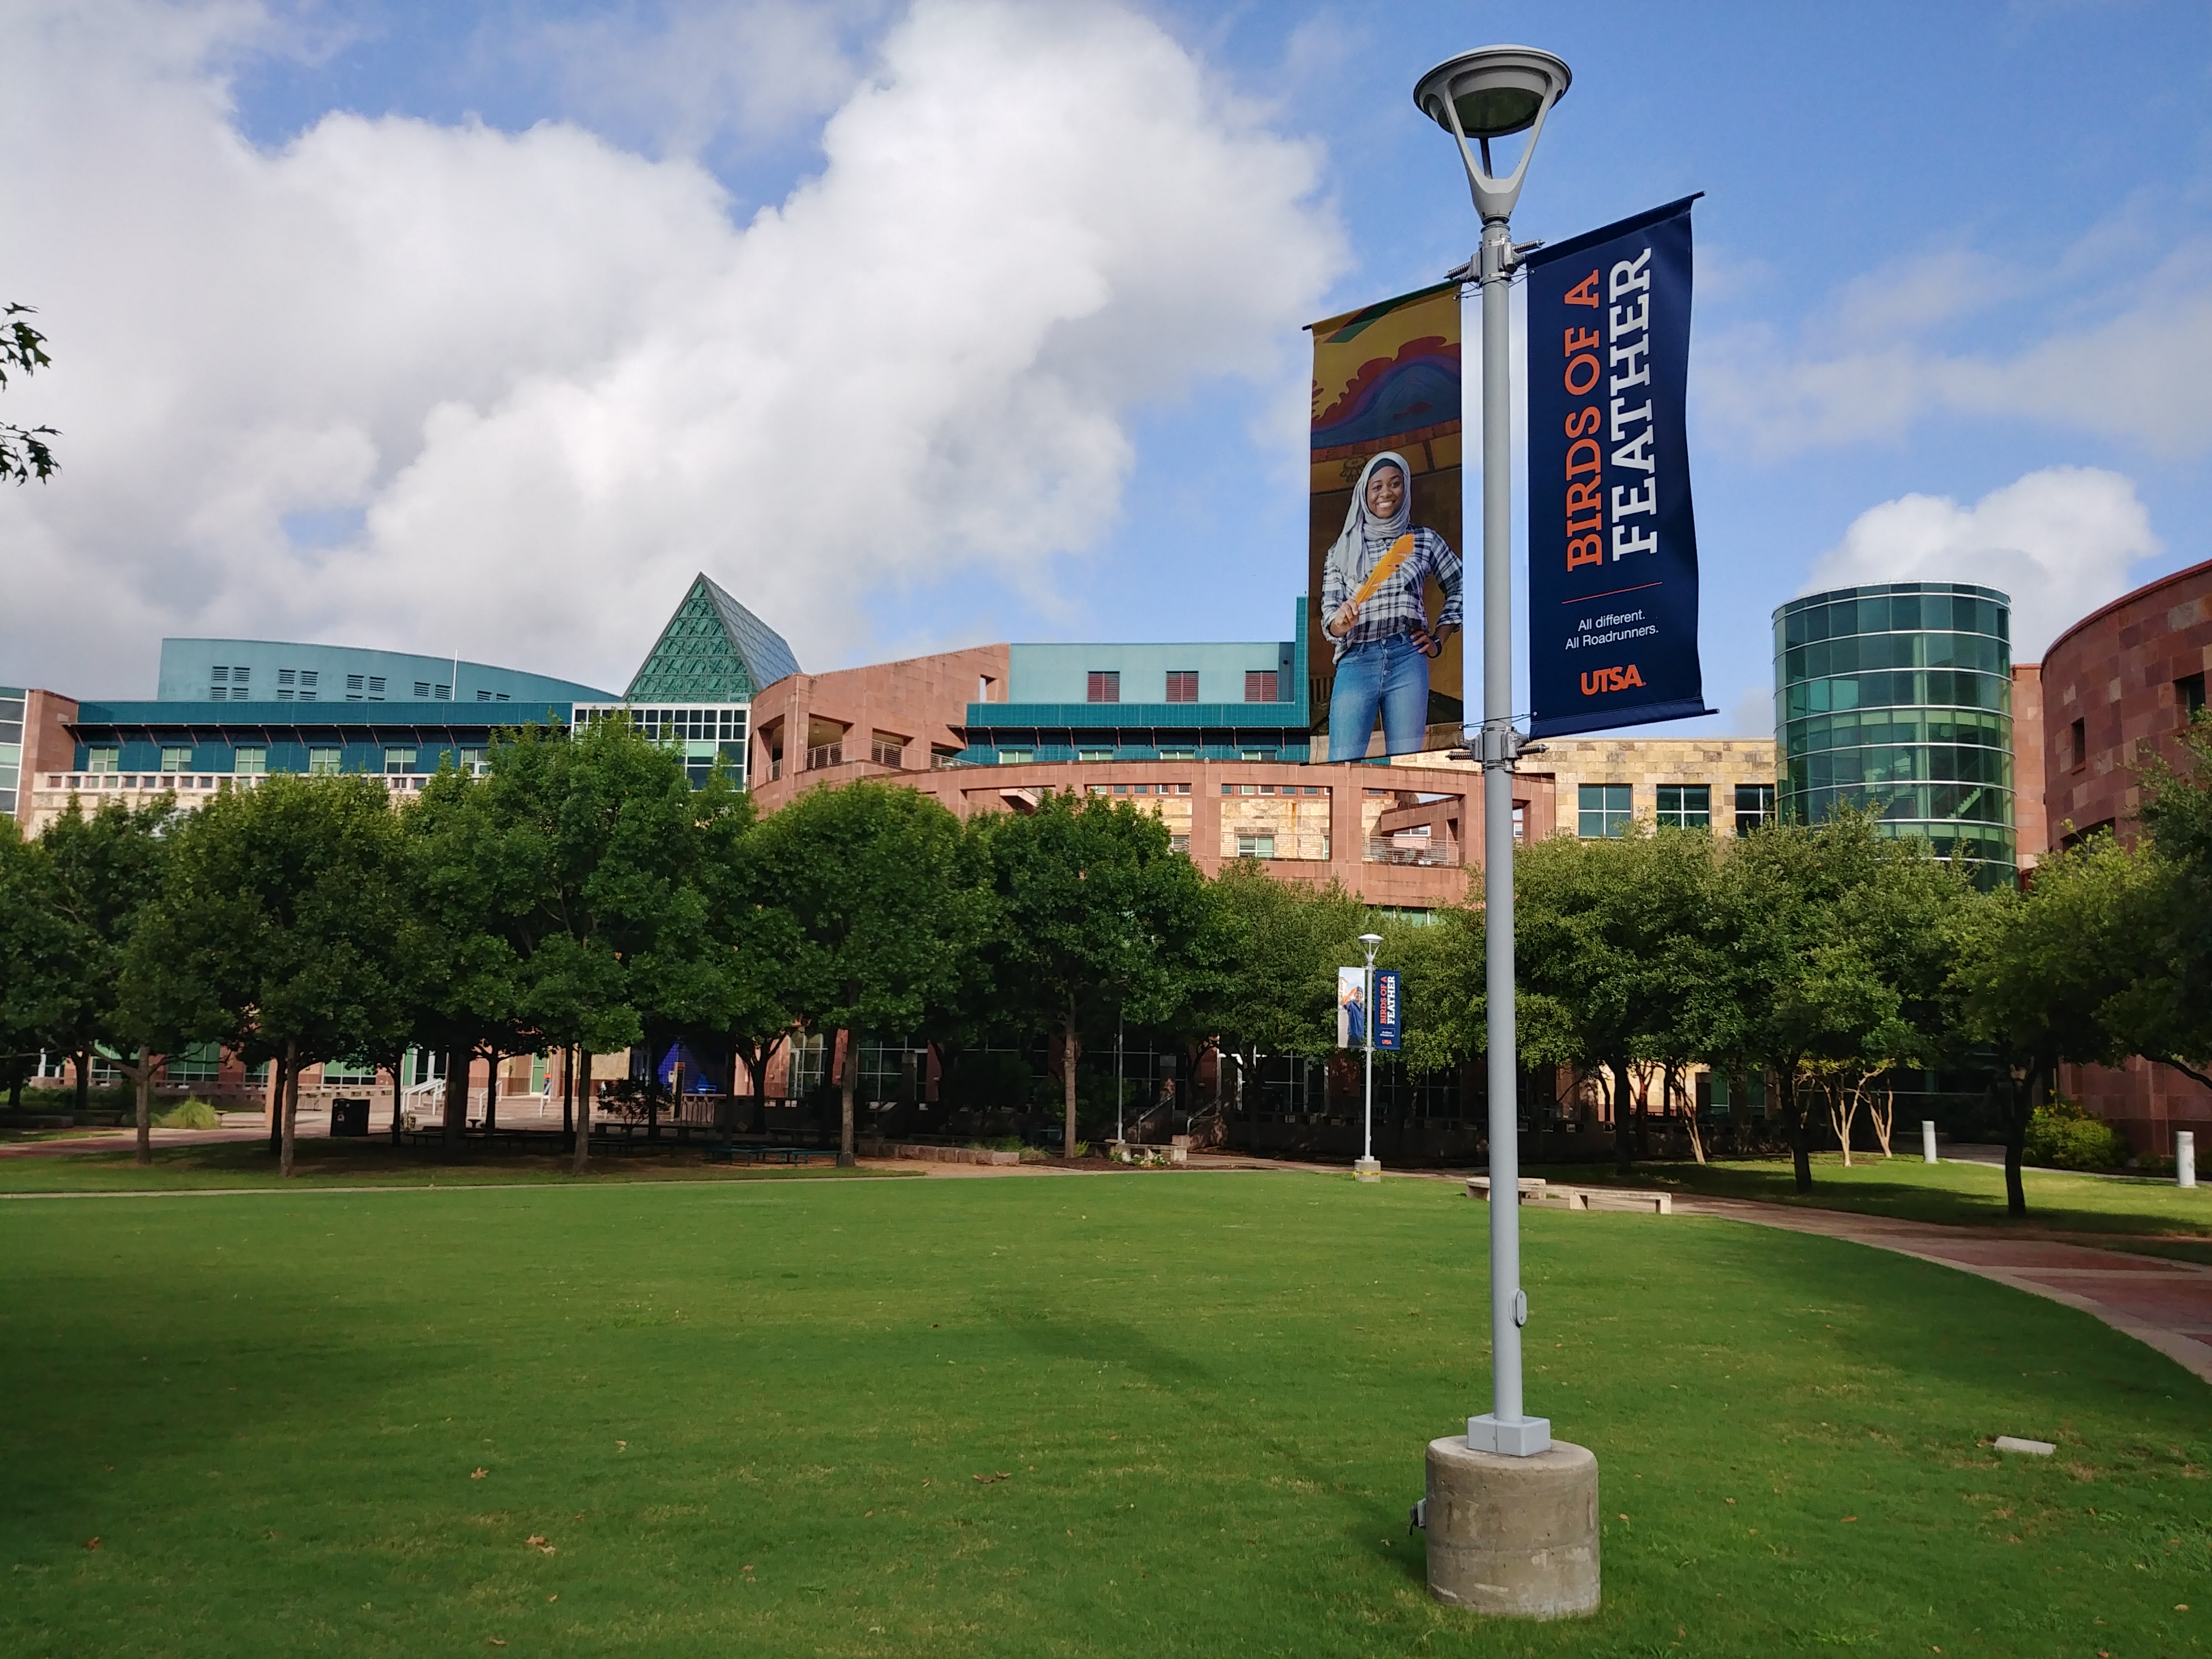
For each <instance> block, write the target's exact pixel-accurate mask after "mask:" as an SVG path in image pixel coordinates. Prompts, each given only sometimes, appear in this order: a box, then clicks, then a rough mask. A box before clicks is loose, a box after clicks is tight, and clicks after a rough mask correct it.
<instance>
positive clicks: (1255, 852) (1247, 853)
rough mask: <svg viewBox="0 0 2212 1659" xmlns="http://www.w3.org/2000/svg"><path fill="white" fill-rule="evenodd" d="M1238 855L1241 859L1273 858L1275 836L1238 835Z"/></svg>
mask: <svg viewBox="0 0 2212 1659" xmlns="http://www.w3.org/2000/svg"><path fill="white" fill-rule="evenodd" d="M1274 856H1275V838H1274V837H1273V836H1243V835H1240V836H1237V857H1238V858H1240V859H1271V858H1273V857H1274Z"/></svg>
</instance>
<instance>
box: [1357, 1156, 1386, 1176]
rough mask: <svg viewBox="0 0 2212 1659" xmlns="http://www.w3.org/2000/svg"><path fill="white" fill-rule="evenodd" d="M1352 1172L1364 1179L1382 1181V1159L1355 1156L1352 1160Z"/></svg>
mask: <svg viewBox="0 0 2212 1659" xmlns="http://www.w3.org/2000/svg"><path fill="white" fill-rule="evenodd" d="M1352 1174H1353V1175H1354V1176H1357V1177H1358V1179H1360V1180H1362V1181H1380V1180H1382V1179H1383V1160H1382V1159H1381V1158H1353V1159H1352Z"/></svg>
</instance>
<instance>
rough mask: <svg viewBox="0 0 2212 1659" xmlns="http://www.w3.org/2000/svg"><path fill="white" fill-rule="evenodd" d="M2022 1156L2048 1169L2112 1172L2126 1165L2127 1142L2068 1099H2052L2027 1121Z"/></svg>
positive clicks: (2116, 1132) (2102, 1121) (2031, 1162)
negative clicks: (2025, 1140)
mask: <svg viewBox="0 0 2212 1659" xmlns="http://www.w3.org/2000/svg"><path fill="white" fill-rule="evenodd" d="M2021 1156H2022V1157H2023V1158H2026V1159H2027V1162H2029V1163H2030V1164H2036V1165H2038V1166H2039V1167H2040V1168H2043V1169H2046V1170H2112V1169H2117V1168H2118V1167H2119V1166H2120V1165H2121V1164H2124V1163H2126V1162H2127V1157H2128V1143H2127V1139H2126V1138H2125V1137H2124V1136H2123V1135H2122V1134H2121V1133H2119V1131H2118V1130H2117V1129H2115V1128H2113V1127H2112V1125H2111V1124H2109V1123H2107V1122H2106V1121H2104V1120H2103V1119H2102V1118H2098V1117H2092V1116H2090V1115H2089V1114H2088V1113H2087V1112H2085V1111H2083V1110H2082V1109H2081V1108H2080V1107H2079V1106H2076V1105H2075V1104H2074V1103H2073V1102H2071V1101H2069V1100H2053V1101H2052V1102H2051V1103H2050V1104H2048V1105H2046V1106H2039V1107H2038V1108H2037V1109H2036V1112H2035V1115H2034V1116H2033V1118H2031V1119H2029V1120H2028V1125H2027V1144H2026V1146H2024V1147H2023V1148H2022V1151H2021Z"/></svg>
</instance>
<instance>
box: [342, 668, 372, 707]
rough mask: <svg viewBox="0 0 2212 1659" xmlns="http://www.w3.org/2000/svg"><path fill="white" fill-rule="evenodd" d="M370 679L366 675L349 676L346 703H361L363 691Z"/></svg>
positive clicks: (347, 677) (347, 678)
mask: <svg viewBox="0 0 2212 1659" xmlns="http://www.w3.org/2000/svg"><path fill="white" fill-rule="evenodd" d="M366 684H368V676H367V675H366V674H349V675H347V676H346V701H347V702H360V701H361V698H362V687H363V686H365V685H366Z"/></svg>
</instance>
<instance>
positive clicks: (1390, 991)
mask: <svg viewBox="0 0 2212 1659" xmlns="http://www.w3.org/2000/svg"><path fill="white" fill-rule="evenodd" d="M1404 1022H1405V1016H1404V1014H1403V1013H1402V1012H1400V1009H1399V1006H1398V970H1397V969H1395V968H1377V969H1376V970H1375V1046H1376V1048H1396V1047H1397V1046H1398V1031H1399V1028H1400V1026H1401V1025H1402V1024H1404Z"/></svg>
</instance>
